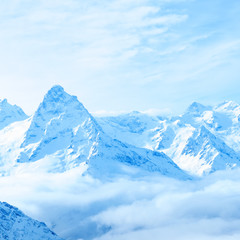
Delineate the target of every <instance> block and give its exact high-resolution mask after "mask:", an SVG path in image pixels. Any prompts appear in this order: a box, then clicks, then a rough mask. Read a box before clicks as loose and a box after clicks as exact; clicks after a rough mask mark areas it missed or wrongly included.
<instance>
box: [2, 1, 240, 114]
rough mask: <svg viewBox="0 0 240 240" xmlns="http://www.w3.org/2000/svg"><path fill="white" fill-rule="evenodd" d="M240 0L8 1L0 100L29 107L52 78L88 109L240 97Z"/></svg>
mask: <svg viewBox="0 0 240 240" xmlns="http://www.w3.org/2000/svg"><path fill="white" fill-rule="evenodd" d="M239 12H240V2H239V1H238V0H228V1H227V0H211V1H209V0H158V1H156V0H108V1H105V0H102V1H94V0H93V1H82V0H68V1H65V0H52V1H47V0H36V1H30V0H10V1H9V0H8V1H7V0H2V1H1V3H0V53H1V54H0V79H1V80H0V81H1V87H0V97H1V98H7V99H8V100H9V101H10V103H13V104H18V105H20V106H21V107H22V108H23V110H25V111H26V112H27V113H28V114H31V113H33V111H34V110H35V108H36V107H37V105H38V104H39V102H40V101H41V100H42V98H43V95H44V94H45V93H46V91H47V90H48V89H49V88H50V87H51V86H52V85H54V84H60V85H62V86H63V87H64V88H65V90H66V91H68V92H69V93H71V94H74V95H77V96H78V98H79V100H80V101H81V102H82V103H83V104H84V105H85V106H86V107H87V108H88V110H89V111H91V112H98V113H99V112H102V113H104V112H105V113H113V112H122V111H131V110H140V111H149V112H158V113H169V112H172V113H173V114H174V113H180V112H182V111H184V109H185V108H186V107H187V106H188V105H189V104H190V103H191V102H193V101H199V102H201V103H204V104H216V103H219V102H222V101H224V100H234V101H237V102H239V103H240V94H239V89H240V81H239V80H240V77H239V66H240V28H239V22H240V14H239Z"/></svg>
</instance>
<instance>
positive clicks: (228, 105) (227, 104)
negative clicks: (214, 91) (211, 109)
mask: <svg viewBox="0 0 240 240" xmlns="http://www.w3.org/2000/svg"><path fill="white" fill-rule="evenodd" d="M239 107H240V106H239V104H238V103H236V102H234V101H224V102H223V103H221V104H219V105H218V106H217V109H219V110H235V109H236V108H239Z"/></svg>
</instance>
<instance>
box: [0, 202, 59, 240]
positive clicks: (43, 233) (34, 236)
mask: <svg viewBox="0 0 240 240" xmlns="http://www.w3.org/2000/svg"><path fill="white" fill-rule="evenodd" d="M0 239H2V240H3V239H4V240H61V238H59V237H58V236H57V235H56V234H55V233H54V232H52V231H51V230H50V229H49V228H48V227H47V226H46V224H45V223H42V222H38V221H36V220H34V219H32V218H30V217H28V216H26V215H25V214H24V213H22V212H21V211H20V210H19V209H17V208H16V207H13V206H11V205H9V204H8V203H6V202H0Z"/></svg>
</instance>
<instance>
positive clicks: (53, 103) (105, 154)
mask: <svg viewBox="0 0 240 240" xmlns="http://www.w3.org/2000/svg"><path fill="white" fill-rule="evenodd" d="M239 121H240V106H239V105H238V104H236V103H234V102H231V101H230V102H224V103H222V104H220V105H218V106H216V107H211V106H203V105H202V104H200V103H196V102H195V103H193V104H192V105H191V106H189V108H188V109H187V110H186V112H185V113H184V114H183V115H180V116H175V117H171V118H167V117H152V116H149V115H146V114H142V113H140V112H136V111H135V112H132V113H129V114H122V115H119V116H115V117H101V118H96V119H95V118H94V117H93V116H92V115H91V114H90V113H89V112H88V111H87V110H86V109H85V108H84V106H83V105H82V104H81V103H80V102H79V101H78V99H77V97H75V96H71V95H69V94H68V93H66V92H65V91H64V89H63V88H62V87H61V86H54V87H53V88H51V89H50V90H49V91H48V93H47V94H46V95H45V96H44V99H43V101H42V102H41V103H40V105H39V107H38V109H37V110H36V112H35V113H34V114H33V116H30V117H28V116H27V115H26V114H25V113H24V112H23V110H22V109H21V108H20V107H18V106H15V105H14V106H12V105H10V104H9V103H8V102H7V100H3V101H1V102H0V129H1V130H0V173H1V175H9V174H14V173H16V172H19V171H28V170H29V169H31V168H34V169H38V171H46V172H63V171H67V170H69V169H72V168H75V167H78V168H80V169H81V172H82V174H91V175H93V176H95V177H102V176H110V177H111V176H115V175H118V174H127V175H133V176H134V175H141V174H148V173H152V172H156V173H160V174H162V175H166V176H169V177H175V178H180V179H188V178H190V177H189V175H193V176H195V175H197V176H202V175H206V174H209V173H211V172H214V171H216V170H224V169H227V168H235V167H237V166H239V165H240V123H239Z"/></svg>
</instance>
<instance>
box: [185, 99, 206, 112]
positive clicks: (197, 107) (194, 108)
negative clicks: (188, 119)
mask: <svg viewBox="0 0 240 240" xmlns="http://www.w3.org/2000/svg"><path fill="white" fill-rule="evenodd" d="M209 109H210V107H208V106H204V105H202V104H201V103H198V102H193V103H192V104H191V105H190V106H189V107H188V109H187V112H197V113H200V112H204V111H206V110H209Z"/></svg>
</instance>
